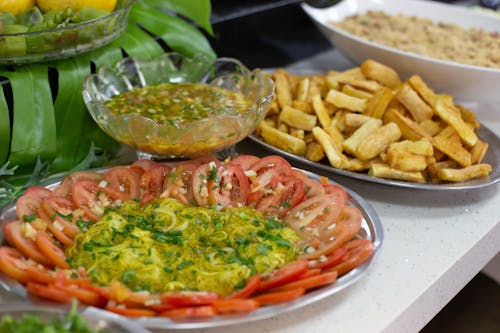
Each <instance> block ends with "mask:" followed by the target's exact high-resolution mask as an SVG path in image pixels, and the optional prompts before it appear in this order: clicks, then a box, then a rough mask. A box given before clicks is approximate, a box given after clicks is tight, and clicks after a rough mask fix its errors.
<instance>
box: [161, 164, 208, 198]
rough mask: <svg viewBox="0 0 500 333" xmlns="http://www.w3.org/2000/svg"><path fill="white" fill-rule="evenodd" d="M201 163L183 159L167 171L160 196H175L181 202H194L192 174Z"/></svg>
mask: <svg viewBox="0 0 500 333" xmlns="http://www.w3.org/2000/svg"><path fill="white" fill-rule="evenodd" d="M200 165H201V164H200V163H199V162H196V161H184V162H181V163H179V164H177V165H176V166H175V167H174V168H173V169H172V171H171V172H170V173H169V176H168V177H167V179H165V183H164V184H163V188H164V191H163V193H162V194H161V196H160V197H162V198H175V199H177V200H179V201H181V202H183V203H186V204H189V203H196V200H195V198H194V189H193V175H194V172H195V171H196V169H198V167H199V166H200Z"/></svg>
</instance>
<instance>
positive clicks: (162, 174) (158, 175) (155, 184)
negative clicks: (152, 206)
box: [141, 164, 172, 198]
mask: <svg viewBox="0 0 500 333" xmlns="http://www.w3.org/2000/svg"><path fill="white" fill-rule="evenodd" d="M170 170H172V168H171V167H169V166H168V165H164V164H157V165H156V166H154V167H152V168H150V169H149V170H147V171H146V172H145V173H144V174H142V176H141V189H142V192H143V194H142V196H143V197H144V194H149V195H151V196H152V197H153V198H158V197H159V196H160V194H162V193H163V184H164V183H165V179H167V177H168V174H169V173H170Z"/></svg>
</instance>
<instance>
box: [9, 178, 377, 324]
mask: <svg viewBox="0 0 500 333" xmlns="http://www.w3.org/2000/svg"><path fill="white" fill-rule="evenodd" d="M101 171H104V170H101ZM302 172H304V173H305V174H306V175H307V176H308V177H311V178H314V179H316V180H318V181H319V180H320V177H319V176H318V175H316V174H313V173H310V172H307V171H302ZM332 183H333V182H332ZM58 184H59V181H57V182H54V183H51V184H48V185H47V188H49V189H53V188H55V187H56V186H58ZM346 191H347V194H348V202H349V204H350V205H352V206H354V207H356V208H358V209H359V210H360V212H361V215H362V220H361V229H360V231H359V232H358V235H359V236H360V237H361V238H364V239H367V240H369V241H370V242H371V243H373V254H372V255H371V256H370V257H369V259H368V260H366V261H365V262H364V263H363V264H361V265H360V266H358V267H356V268H355V269H353V270H351V271H350V272H349V273H347V274H345V275H343V276H341V277H340V278H338V279H337V281H336V282H335V283H334V284H331V285H327V286H325V287H321V288H318V289H316V290H314V291H310V292H308V293H306V294H304V295H303V296H301V297H300V298H298V299H296V300H295V301H291V302H287V303H282V304H279V305H272V306H265V307H262V308H259V309H257V310H255V311H254V312H251V313H248V314H235V315H221V316H216V317H211V318H208V319H203V320H202V319H199V320H183V321H173V320H170V319H167V318H158V317H155V318H140V319H137V322H138V323H139V324H141V325H143V326H145V327H148V328H151V329H194V328H207V327H220V326H229V325H233V324H241V323H248V322H251V321H256V320H261V319H264V318H269V317H271V316H275V315H278V314H280V313H284V312H288V311H291V310H294V309H298V308H300V307H303V306H306V305H308V304H311V303H314V302H317V301H318V300H320V299H323V298H325V297H328V296H330V295H332V294H335V293H337V292H339V291H340V290H343V289H345V288H347V287H348V286H349V285H351V284H352V283H354V282H356V281H358V280H359V279H360V278H362V277H363V276H364V275H365V274H366V273H367V271H368V270H369V268H370V267H371V266H372V264H373V262H374V260H375V259H376V256H377V255H378V253H379V251H380V248H381V246H382V243H383V227H382V224H381V221H380V219H379V217H378V216H377V214H376V212H375V211H374V210H373V208H372V207H371V206H370V205H369V204H368V203H367V202H366V201H364V200H363V199H362V198H361V197H360V196H359V195H358V194H356V193H354V192H352V191H350V190H348V189H346ZM15 210H16V207H15V206H10V207H7V208H6V209H5V210H4V211H3V212H2V214H0V220H1V221H2V223H5V222H6V221H8V220H10V219H13V218H15V216H16V211H15ZM1 236H2V238H3V234H2V235H1ZM2 285H3V287H4V290H6V291H7V292H9V291H10V292H13V293H16V295H18V296H20V297H25V296H24V295H23V293H22V292H19V290H23V289H24V288H23V287H22V286H21V285H20V284H18V283H17V282H15V281H13V280H12V279H9V278H6V277H4V276H2Z"/></svg>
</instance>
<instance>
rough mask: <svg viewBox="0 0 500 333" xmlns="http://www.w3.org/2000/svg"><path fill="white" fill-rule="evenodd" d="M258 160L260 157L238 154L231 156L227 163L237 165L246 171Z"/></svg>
mask: <svg viewBox="0 0 500 333" xmlns="http://www.w3.org/2000/svg"><path fill="white" fill-rule="evenodd" d="M259 160H260V158H258V157H257V156H253V155H238V156H236V157H235V158H233V159H232V160H231V161H230V162H229V163H231V164H236V165H239V166H240V167H241V169H242V170H243V171H248V170H250V168H251V167H252V165H254V164H255V163H257V162H258V161H259ZM249 177H250V176H249Z"/></svg>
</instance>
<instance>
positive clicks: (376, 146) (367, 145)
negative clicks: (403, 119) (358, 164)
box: [355, 123, 401, 161]
mask: <svg viewBox="0 0 500 333" xmlns="http://www.w3.org/2000/svg"><path fill="white" fill-rule="evenodd" d="M400 137H401V130H400V129H399V127H398V125H396V124H395V123H388V124H385V125H384V126H381V127H379V128H377V129H375V130H374V131H372V132H371V133H370V134H368V136H366V137H365V138H364V140H363V141H361V142H360V144H359V145H358V146H357V147H356V153H355V155H356V157H357V158H359V159H360V160H362V161H367V160H370V159H372V158H375V157H377V156H378V155H379V154H380V153H382V152H384V151H385V150H386V149H387V147H389V145H390V144H391V143H393V142H396V141H398V140H399V138H400Z"/></svg>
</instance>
